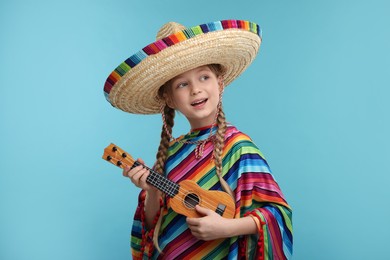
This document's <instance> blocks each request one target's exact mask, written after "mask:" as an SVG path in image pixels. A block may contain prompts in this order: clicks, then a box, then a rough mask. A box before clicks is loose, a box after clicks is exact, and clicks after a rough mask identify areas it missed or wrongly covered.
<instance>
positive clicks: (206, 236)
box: [187, 205, 229, 241]
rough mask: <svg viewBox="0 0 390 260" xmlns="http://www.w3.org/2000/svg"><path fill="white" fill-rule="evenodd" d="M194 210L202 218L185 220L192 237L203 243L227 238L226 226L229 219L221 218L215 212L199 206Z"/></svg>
mask: <svg viewBox="0 0 390 260" xmlns="http://www.w3.org/2000/svg"><path fill="white" fill-rule="evenodd" d="M195 209H196V211H197V212H198V213H200V214H201V215H203V217H200V218H187V225H188V227H189V228H190V230H191V233H192V235H193V236H195V237H196V238H198V239H200V240H205V241H208V240H214V239H218V238H226V237H228V236H229V234H228V232H229V230H228V229H229V228H228V225H227V222H228V221H229V219H226V218H223V217H221V216H220V215H218V214H217V213H216V212H214V211H212V210H210V209H207V208H203V207H201V206H199V205H196V207H195Z"/></svg>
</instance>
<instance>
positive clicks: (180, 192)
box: [110, 151, 213, 209]
mask: <svg viewBox="0 0 390 260" xmlns="http://www.w3.org/2000/svg"><path fill="white" fill-rule="evenodd" d="M115 152H116V153H119V151H115ZM122 154H125V153H122ZM120 157H121V158H122V159H120V160H119V159H117V158H111V160H110V161H112V160H116V162H115V165H117V166H121V164H123V165H125V166H129V165H128V164H126V163H124V162H123V159H125V158H128V157H127V156H125V157H123V156H122V155H120ZM129 161H130V163H132V164H134V165H135V164H137V165H136V166H138V165H142V166H143V167H145V168H146V169H147V170H149V171H153V172H154V173H157V172H156V171H154V170H152V169H150V168H149V167H147V166H146V165H144V164H141V163H139V162H138V161H134V160H131V159H129ZM118 162H120V164H118ZM157 174H159V173H157ZM149 176H150V175H149ZM151 178H152V179H153V181H155V180H156V179H154V178H153V176H151ZM167 180H169V179H167ZM169 181H171V180H169ZM171 182H172V181H171ZM173 183H174V182H173ZM152 184H155V185H156V183H152ZM176 184H177V183H176ZM178 185H180V184H178ZM181 190H183V191H184V192H183V191H181ZM162 191H163V192H164V193H168V192H167V191H164V190H162ZM188 193H190V191H189V190H185V189H183V188H181V189H180V188H179V189H178V190H177V194H179V195H182V196H183V197H186V196H187V194H188ZM171 198H172V199H179V198H176V196H173V197H171ZM179 200H180V202H183V203H184V204H186V202H185V200H184V199H179ZM188 201H190V202H192V203H195V204H196V205H198V204H199V203H198V202H199V201H198V200H196V199H195V198H192V197H189V198H188ZM189 204H191V203H189ZM202 204H203V205H204V206H205V207H206V208H208V209H211V208H212V206H213V205H212V204H210V203H208V202H207V201H204V202H203V203H202ZM191 205H193V204H191Z"/></svg>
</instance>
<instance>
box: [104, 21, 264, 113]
mask: <svg viewBox="0 0 390 260" xmlns="http://www.w3.org/2000/svg"><path fill="white" fill-rule="evenodd" d="M156 38H157V40H156V41H155V42H153V43H151V44H149V45H147V46H146V47H144V48H143V49H142V50H140V51H138V52H137V53H135V54H134V55H132V56H130V58H128V59H127V60H125V61H124V62H122V63H121V64H120V65H119V66H118V67H117V68H116V69H115V70H114V71H113V72H111V74H110V75H109V76H108V78H107V80H106V82H105V84H104V94H105V96H106V99H107V100H108V101H109V102H110V103H111V104H112V105H113V106H114V107H117V108H119V109H121V110H123V111H125V112H129V113H135V114H155V113H159V112H160V106H161V100H160V99H159V97H158V90H159V88H160V87H161V86H162V85H163V84H164V83H166V82H167V81H168V80H170V79H172V78H174V77H175V76H177V75H179V74H181V73H184V72H186V71H188V70H191V69H194V68H196V67H199V66H203V65H207V64H220V65H221V66H222V67H223V69H224V71H225V73H224V83H225V85H228V84H229V83H231V82H232V81H233V80H234V79H236V78H237V77H238V76H239V75H240V74H241V73H242V72H243V71H244V70H245V69H246V68H247V67H248V66H249V64H251V62H252V61H253V59H254V58H255V56H256V54H257V52H258V50H259V47H260V43H261V30H260V27H259V26H258V25H257V24H255V23H253V22H249V21H242V20H223V21H217V22H211V23H207V24H202V25H198V26H194V27H191V28H185V27H184V26H182V25H180V24H178V23H174V22H170V23H167V24H165V25H164V26H163V27H162V28H161V29H160V31H159V32H158V34H157V37H156Z"/></svg>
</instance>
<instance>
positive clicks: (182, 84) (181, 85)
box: [176, 82, 188, 88]
mask: <svg viewBox="0 0 390 260" xmlns="http://www.w3.org/2000/svg"><path fill="white" fill-rule="evenodd" d="M186 86H188V83H187V82H180V83H178V84H177V85H176V88H184V87H186Z"/></svg>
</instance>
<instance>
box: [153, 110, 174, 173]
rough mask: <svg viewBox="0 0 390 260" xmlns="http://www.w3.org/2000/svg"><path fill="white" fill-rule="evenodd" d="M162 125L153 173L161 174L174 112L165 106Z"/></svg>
mask: <svg viewBox="0 0 390 260" xmlns="http://www.w3.org/2000/svg"><path fill="white" fill-rule="evenodd" d="M163 113H164V118H165V120H164V124H163V127H162V130H161V141H160V146H159V147H158V151H157V154H156V159H157V162H156V166H155V171H156V172H158V173H160V174H162V173H163V171H164V167H165V160H166V159H167V151H168V147H169V141H170V136H169V134H168V133H172V128H173V125H174V120H173V119H174V118H175V110H174V109H172V108H170V107H168V106H165V107H164V111H163Z"/></svg>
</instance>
